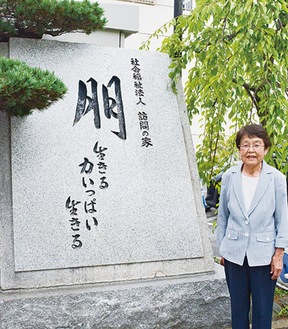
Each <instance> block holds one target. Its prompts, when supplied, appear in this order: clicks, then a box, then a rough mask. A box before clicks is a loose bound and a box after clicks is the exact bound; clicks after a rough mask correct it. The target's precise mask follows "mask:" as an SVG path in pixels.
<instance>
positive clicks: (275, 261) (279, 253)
mask: <svg viewBox="0 0 288 329" xmlns="http://www.w3.org/2000/svg"><path fill="white" fill-rule="evenodd" d="M283 255H284V248H276V249H275V254H274V256H273V257H272V261H271V270H270V273H271V279H272V280H277V278H278V277H279V276H280V274H281V272H282V269H283Z"/></svg>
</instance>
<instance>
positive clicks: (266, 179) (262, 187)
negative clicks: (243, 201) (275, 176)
mask: <svg viewBox="0 0 288 329" xmlns="http://www.w3.org/2000/svg"><path fill="white" fill-rule="evenodd" d="M270 173H271V170H270V169H269V166H268V165H267V164H266V162H265V161H263V162H262V171H261V175H260V178H259V181H258V184H257V187H256V191H255V194H254V197H253V199H252V202H251V205H250V207H249V210H248V216H249V215H250V214H251V213H252V212H253V211H254V209H255V208H256V206H257V205H258V203H259V201H260V200H261V199H262V197H263V194H264V193H265V192H266V190H267V188H268V186H269V183H270V180H271V175H269V174H270Z"/></svg>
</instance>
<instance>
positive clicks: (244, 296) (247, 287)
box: [225, 257, 276, 329]
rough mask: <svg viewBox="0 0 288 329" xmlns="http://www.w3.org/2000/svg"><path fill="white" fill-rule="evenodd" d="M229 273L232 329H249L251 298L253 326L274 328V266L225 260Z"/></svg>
mask: <svg viewBox="0 0 288 329" xmlns="http://www.w3.org/2000/svg"><path fill="white" fill-rule="evenodd" d="M225 274H226V280H227V285H228V289H229V293H230V299H231V313H232V329H249V312H250V297H251V300H252V328H253V329H271V323H272V311H273V301H274V291H275V285H276V280H272V279H271V274H270V265H267V266H255V267H250V266H249V265H248V262H247V259H246V257H245V261H244V264H243V266H240V265H237V264H234V263H231V262H229V261H227V260H225Z"/></svg>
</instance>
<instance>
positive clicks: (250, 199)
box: [217, 124, 288, 329]
mask: <svg viewBox="0 0 288 329" xmlns="http://www.w3.org/2000/svg"><path fill="white" fill-rule="evenodd" d="M236 145H237V148H238V149H239V151H240V157H241V162H240V163H239V164H238V165H237V166H235V167H232V168H229V169H228V170H227V171H226V172H225V173H224V175H223V177H222V185H221V194H220V204H219V209H218V219H217V246H218V248H219V254H220V255H221V257H222V259H221V263H222V264H223V265H224V266H225V275H226V280H227V285H228V289H229V293H230V298H231V313H232V329H249V312H250V297H251V300H252V328H253V329H271V323H272V309H273V299H274V290H275V284H276V280H277V278H278V277H279V275H280V273H281V270H282V267H283V253H284V248H285V247H287V245H288V217H287V190H286V178H285V176H284V175H283V174H282V173H280V172H279V171H278V170H277V169H275V168H273V167H271V166H269V165H268V164H267V163H266V162H265V161H264V160H263V159H264V156H265V155H266V153H267V152H268V149H269V147H270V145H271V144H270V140H269V137H268V135H267V132H266V130H265V129H264V128H263V127H262V126H260V125H257V124H251V125H247V126H244V127H243V128H241V129H240V130H239V132H238V133H237V136H236Z"/></svg>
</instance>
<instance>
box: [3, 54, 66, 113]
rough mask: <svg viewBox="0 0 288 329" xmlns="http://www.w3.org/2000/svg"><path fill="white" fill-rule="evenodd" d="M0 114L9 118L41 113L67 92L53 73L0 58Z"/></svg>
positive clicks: (20, 62) (17, 61)
mask: <svg viewBox="0 0 288 329" xmlns="http://www.w3.org/2000/svg"><path fill="white" fill-rule="evenodd" d="M0 72H1V75H0V110H1V111H5V112H7V113H9V114H10V115H12V116H24V115H28V114H31V113H32V111H33V109H38V110H42V109H45V108H47V107H49V106H50V105H51V104H52V103H54V102H56V101H57V100H58V99H61V98H63V96H64V94H65V93H66V91H67V88H66V86H65V84H64V83H63V82H62V81H61V80H59V79H58V78H57V77H56V76H55V75H54V73H51V72H49V71H47V70H42V69H40V68H32V67H29V66H28V65H27V64H25V63H24V62H22V61H19V60H14V59H8V58H5V57H0Z"/></svg>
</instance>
